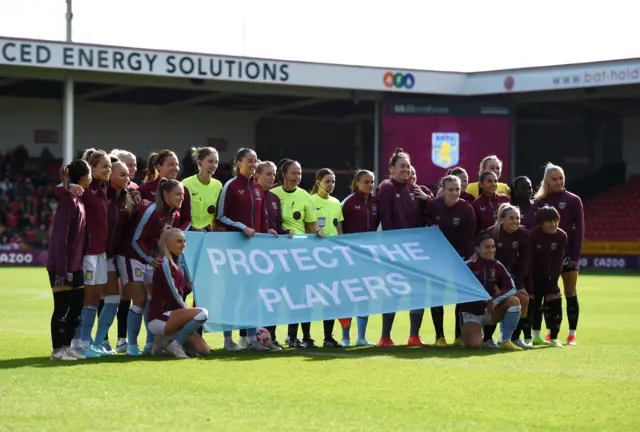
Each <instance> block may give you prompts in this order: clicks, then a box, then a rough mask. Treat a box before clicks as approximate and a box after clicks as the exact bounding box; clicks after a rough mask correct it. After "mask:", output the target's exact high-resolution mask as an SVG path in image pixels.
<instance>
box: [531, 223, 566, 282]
mask: <svg viewBox="0 0 640 432" xmlns="http://www.w3.org/2000/svg"><path fill="white" fill-rule="evenodd" d="M529 237H530V238H531V280H532V281H533V283H534V285H535V284H540V283H549V284H550V287H551V288H552V289H554V290H555V289H556V288H557V289H558V290H559V287H558V279H559V278H560V273H561V272H562V266H563V264H564V251H565V248H566V245H567V234H566V233H565V232H564V231H563V230H562V229H560V228H558V230H557V231H556V233H555V234H545V233H544V232H543V231H542V229H541V228H540V227H535V228H534V229H532V230H531V231H529Z"/></svg>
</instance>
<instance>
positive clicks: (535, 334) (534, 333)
mask: <svg viewBox="0 0 640 432" xmlns="http://www.w3.org/2000/svg"><path fill="white" fill-rule="evenodd" d="M531 334H532V335H533V337H534V338H537V337H540V330H531Z"/></svg>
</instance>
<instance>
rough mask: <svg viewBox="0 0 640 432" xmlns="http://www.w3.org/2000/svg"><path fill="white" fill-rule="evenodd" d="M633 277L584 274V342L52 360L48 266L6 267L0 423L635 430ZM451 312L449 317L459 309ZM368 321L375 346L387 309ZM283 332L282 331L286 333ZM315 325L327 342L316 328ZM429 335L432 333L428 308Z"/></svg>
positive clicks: (637, 306)
mask: <svg viewBox="0 0 640 432" xmlns="http://www.w3.org/2000/svg"><path fill="white" fill-rule="evenodd" d="M639 281H640V278H638V276H633V275H629V276H627V275H624V276H615V275H614V276H592V275H590V276H583V277H582V278H581V279H580V282H579V288H580V303H581V308H582V316H581V323H580V330H579V332H578V336H579V339H578V341H579V346H577V347H572V348H565V349H563V350H561V349H544V348H542V349H536V350H534V351H530V352H517V353H505V352H495V351H479V352H474V353H469V352H466V351H464V350H461V349H455V348H451V349H428V350H425V349H419V348H417V349H410V348H406V347H399V348H396V349H386V350H381V349H378V348H361V349H355V348H354V349H349V350H324V349H318V350H315V351H314V352H292V351H291V350H288V351H285V352H282V353H266V354H264V355H259V356H255V355H249V354H244V353H240V354H235V355H232V354H227V353H224V352H222V351H221V349H220V348H221V345H222V340H221V337H220V336H219V335H207V336H206V338H207V340H208V341H209V343H210V344H211V345H212V346H213V347H214V348H216V351H215V353H214V354H213V355H212V357H211V358H210V359H206V360H196V359H193V360H184V361H176V360H171V359H166V358H162V359H157V358H148V359H147V358H143V359H129V358H127V357H125V356H116V357H111V358H106V359H99V360H89V361H84V362H77V363H74V364H60V363H55V362H52V361H50V360H49V354H50V352H51V346H50V337H49V321H50V317H51V308H52V301H51V293H50V290H49V288H48V285H47V282H48V281H47V277H46V273H45V271H44V269H3V270H2V280H1V281H0V318H1V324H0V430H2V431H4V430H12V431H54V430H71V429H73V430H92V431H100V430H105V431H106V430H109V431H110V430H118V429H119V430H126V431H147V430H148V431H158V430H172V431H186V430H202V429H203V428H205V429H206V430H216V431H225V430H229V431H243V430H252V431H262V430H287V431H289V430H304V431H309V430H333V431H370V430H376V431H377V430H389V431H398V430H416V431H418V430H419V431H424V430H437V431H442V430H462V431H466V430H474V431H477V430H489V431H501V430H518V431H526V430H545V431H547V430H549V431H550V430H559V431H568V430H576V431H604V430H615V431H624V430H629V431H631V430H639V429H640V414H639V409H638V407H639V406H640V405H639V403H640V372H639V370H640V368H639V366H640V332H639V331H638V330H639V329H640V319H639V318H638V311H639V310H640V284H638V282H639ZM446 319H447V322H448V323H449V324H451V323H452V321H453V313H452V310H451V309H448V310H447V312H446ZM408 321H409V320H408V317H407V313H400V314H398V317H397V319H396V325H395V328H394V336H395V339H396V341H397V342H405V341H406V338H407V335H408ZM336 327H338V325H337V326H336ZM354 327H355V326H354ZM451 327H452V326H450V327H449V328H447V334H448V335H452V328H451ZM369 328H370V332H369V336H370V340H372V341H373V340H376V341H377V336H378V335H379V330H380V319H379V317H374V318H372V322H371V324H370V327H369ZM114 330H115V326H114ZM337 330H338V331H339V329H338V328H337ZM354 330H355V329H354ZM354 330H352V332H353V331H354ZM143 331H144V330H143ZM278 331H279V334H280V335H281V336H284V335H285V328H284V327H281V328H279V329H278ZM312 333H313V335H314V336H315V337H316V339H321V335H322V326H321V324H317V323H316V324H313V326H312ZM422 334H423V336H424V337H425V339H428V340H431V338H432V335H433V330H432V325H431V322H430V317H429V314H428V313H427V315H426V316H425V323H424V326H423V332H422ZM115 336H116V335H115V333H113V332H112V333H111V337H112V338H113V339H112V340H115ZM561 336H562V337H563V338H564V337H565V336H566V323H565V324H564V325H563V330H562V333H561Z"/></svg>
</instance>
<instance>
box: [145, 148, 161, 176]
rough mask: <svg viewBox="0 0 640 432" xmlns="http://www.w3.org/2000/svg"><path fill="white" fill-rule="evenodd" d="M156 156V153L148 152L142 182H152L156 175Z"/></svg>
mask: <svg viewBox="0 0 640 432" xmlns="http://www.w3.org/2000/svg"><path fill="white" fill-rule="evenodd" d="M157 158H158V153H155V152H153V153H151V154H149V158H148V159H147V169H146V172H145V176H144V182H145V183H148V182H152V181H154V180H155V179H156V177H158V170H157V169H156V159H157Z"/></svg>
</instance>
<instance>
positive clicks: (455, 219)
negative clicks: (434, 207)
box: [438, 218, 460, 226]
mask: <svg viewBox="0 0 640 432" xmlns="http://www.w3.org/2000/svg"><path fill="white" fill-rule="evenodd" d="M438 220H440V218H438ZM453 224H454V225H455V226H458V225H460V218H453Z"/></svg>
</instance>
